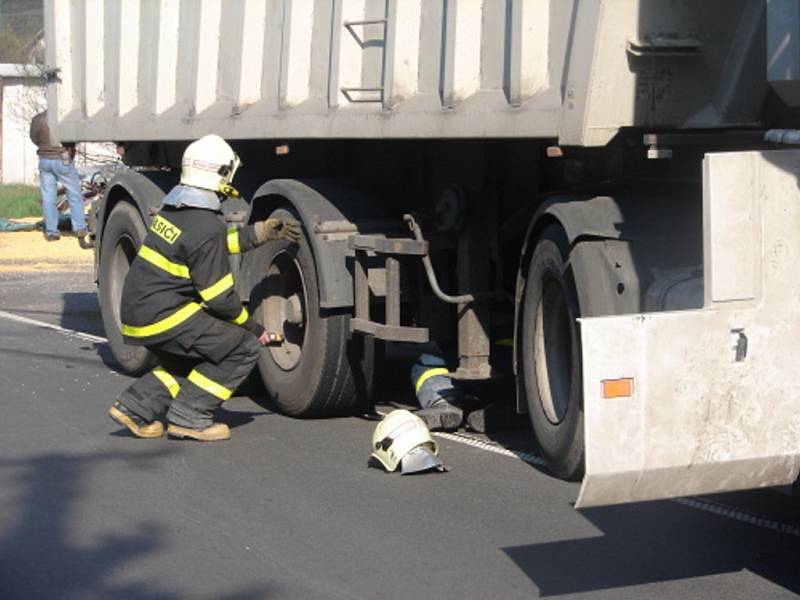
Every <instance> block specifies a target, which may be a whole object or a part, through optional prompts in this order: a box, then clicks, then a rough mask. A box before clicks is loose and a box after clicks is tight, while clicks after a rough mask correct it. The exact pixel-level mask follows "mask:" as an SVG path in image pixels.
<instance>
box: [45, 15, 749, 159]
mask: <svg viewBox="0 0 800 600" xmlns="http://www.w3.org/2000/svg"><path fill="white" fill-rule="evenodd" d="M722 4H723V3H722V2H705V3H702V5H699V4H698V3H696V2H692V1H691V0H676V1H673V2H669V3H664V2H659V1H655V0H615V1H614V2H609V1H606V0H584V1H581V2H575V1H574V0H506V1H503V0H224V1H223V0H73V1H70V2H65V1H57V0H48V1H47V2H46V11H45V15H46V35H47V51H48V63H49V65H50V66H51V67H52V68H54V69H58V77H59V79H60V83H55V84H54V85H52V86H50V97H49V102H50V106H51V107H54V108H55V109H56V110H55V112H56V113H57V120H58V126H59V133H60V135H61V137H62V138H63V139H65V140H78V139H82V140H89V139H97V140H108V139H126V140H166V139H191V138H195V137H197V136H199V135H202V134H205V133H208V132H216V133H220V134H223V135H225V136H226V137H228V138H229V139H258V138H465V137H469V138H512V137H516V138H520V137H524V138H547V137H560V138H561V142H562V143H564V144H580V145H603V144H605V143H607V142H608V140H610V139H611V137H613V136H614V135H615V134H616V132H617V130H618V129H619V128H620V127H623V126H627V125H645V126H648V127H656V126H661V127H664V126H669V127H723V126H727V125H730V124H736V122H740V123H741V122H748V121H752V120H754V114H757V110H758V107H757V106H755V105H754V104H755V102H750V103H749V104H748V102H749V100H750V99H754V100H755V99H758V98H759V97H760V94H759V93H758V90H754V86H756V85H757V84H756V83H754V82H755V81H760V82H761V87H762V88H763V80H764V77H763V68H762V69H761V70H759V71H758V72H755V73H751V72H750V71H751V70H749V69H748V68H746V67H747V61H748V60H752V57H753V52H752V49H753V48H754V47H761V46H763V39H762V40H759V39H757V38H758V35H759V33H758V32H760V31H762V30H763V21H762V19H763V13H764V10H763V5H762V4H761V3H760V2H752V1H750V0H728V1H727V2H725V3H724V5H725V10H724V11H722V10H720V9H721V6H722ZM697 32H701V34H700V35H698V34H697ZM760 64H761V65H763V61H762V62H761V63H760ZM754 75H755V76H757V77H755V78H754V77H753V76H754ZM748 86H749V87H748ZM745 90H747V93H742V92H743V91H745ZM562 98H563V99H564V100H565V101H564V102H562Z"/></svg>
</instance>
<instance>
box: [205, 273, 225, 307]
mask: <svg viewBox="0 0 800 600" xmlns="http://www.w3.org/2000/svg"><path fill="white" fill-rule="evenodd" d="M232 287H233V274H231V273H228V274H227V275H225V277H223V278H222V279H220V280H219V281H218V282H217V283H215V284H214V285H212V286H210V287H207V288H206V289H204V290H200V297H201V298H202V299H203V300H205V301H206V302H208V301H210V300H213V299H214V298H216V297H217V296H219V295H220V294H221V293H223V292H226V291H228V290H229V289H231V288H232Z"/></svg>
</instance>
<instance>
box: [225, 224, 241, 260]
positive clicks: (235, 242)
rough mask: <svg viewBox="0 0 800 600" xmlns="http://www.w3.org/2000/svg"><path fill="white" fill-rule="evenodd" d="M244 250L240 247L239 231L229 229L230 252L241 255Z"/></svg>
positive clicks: (233, 228) (232, 228)
mask: <svg viewBox="0 0 800 600" xmlns="http://www.w3.org/2000/svg"><path fill="white" fill-rule="evenodd" d="M241 251H242V249H241V248H240V247H239V230H238V229H236V227H231V228H230V229H228V252H230V253H231V254H239V253H240V252H241Z"/></svg>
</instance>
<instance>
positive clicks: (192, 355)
mask: <svg viewBox="0 0 800 600" xmlns="http://www.w3.org/2000/svg"><path fill="white" fill-rule="evenodd" d="M201 314H202V317H200V318H198V319H197V320H196V321H195V322H194V323H193V325H192V327H190V328H189V329H188V330H187V331H184V332H181V333H179V334H178V335H176V336H175V337H174V338H171V339H169V340H167V341H164V342H160V343H158V344H153V345H149V346H147V348H148V349H149V350H150V351H151V352H152V353H153V354H155V355H156V357H157V358H158V359H159V362H160V363H161V364H160V365H159V366H158V367H156V368H155V369H153V370H152V371H150V372H149V373H147V374H146V375H143V376H142V377H140V378H139V379H137V380H136V381H135V382H134V383H133V385H131V386H130V387H129V388H128V389H126V390H125V391H124V392H122V394H121V395H120V398H119V401H120V402H121V403H122V404H123V405H124V406H125V407H126V408H128V409H130V410H131V411H133V412H134V413H136V414H137V415H139V416H140V417H142V418H143V419H145V420H147V421H154V420H156V419H158V418H161V417H162V416H163V415H164V414H166V417H167V420H168V421H169V422H170V423H174V424H175V425H180V426H182V427H190V428H192V429H205V428H207V427H210V426H211V424H212V423H213V422H214V419H213V413H214V410H215V409H216V408H217V407H218V406H219V405H220V404H221V403H222V402H224V401H225V400H227V399H228V398H230V397H231V396H232V395H233V392H234V391H235V390H236V388H237V387H238V386H239V384H240V383H242V381H244V379H245V378H246V377H247V376H248V374H249V373H250V371H252V369H253V366H254V365H255V363H256V361H257V360H258V355H259V352H260V350H261V345H260V344H259V343H258V339H257V338H256V337H255V336H254V335H253V334H252V333H250V332H248V331H247V330H245V329H242V328H241V327H239V326H237V325H233V324H232V323H228V322H226V321H221V320H219V319H216V318H214V317H212V316H211V315H209V314H208V313H206V312H203V313H201Z"/></svg>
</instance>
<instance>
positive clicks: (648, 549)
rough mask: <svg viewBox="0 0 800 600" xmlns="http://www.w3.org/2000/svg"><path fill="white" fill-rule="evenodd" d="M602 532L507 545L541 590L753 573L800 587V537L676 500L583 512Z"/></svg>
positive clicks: (507, 550) (793, 589) (795, 589)
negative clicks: (726, 522) (730, 519)
mask: <svg viewBox="0 0 800 600" xmlns="http://www.w3.org/2000/svg"><path fill="white" fill-rule="evenodd" d="M581 514H583V515H584V516H585V517H586V518H587V519H588V520H589V521H591V522H592V523H593V524H594V525H595V526H597V527H598V528H599V529H601V530H602V531H603V535H600V536H599V537H592V538H585V539H578V540H567V541H560V542H548V543H543V544H531V545H526V546H515V547H509V548H504V549H503V551H504V552H505V553H506V554H507V555H508V556H509V557H510V558H511V559H512V560H513V561H514V562H515V563H516V564H517V566H518V567H519V568H520V569H521V570H522V571H523V572H525V574H526V575H527V576H528V577H529V578H530V579H531V580H532V581H533V582H534V583H535V584H536V586H537V587H538V588H539V590H540V591H541V595H542V596H560V595H563V594H576V593H581V592H593V591H598V590H608V589H617V588H624V587H628V586H633V585H641V584H648V583H657V582H666V581H674V580H680V579H689V578H695V577H704V576H709V575H716V574H721V573H734V572H738V571H750V572H752V573H755V574H757V575H759V576H761V577H763V578H764V579H766V580H768V581H771V582H773V583H775V584H777V585H779V586H781V587H784V588H785V589H787V590H789V591H791V592H795V593H797V592H800V569H799V568H798V566H799V565H800V542H798V540H797V539H796V538H787V537H783V538H781V537H779V536H778V535H777V534H773V533H770V532H765V531H764V530H760V529H758V528H755V527H751V526H748V525H744V524H740V523H734V522H731V523H730V524H729V525H727V526H725V527H720V523H719V521H718V520H717V519H722V518H723V517H718V518H715V517H711V516H709V515H708V514H706V513H701V512H699V511H695V510H694V509H691V508H686V507H683V506H679V505H676V504H673V503H665V502H652V503H646V504H637V505H630V506H614V507H604V508H594V509H588V510H584V511H581Z"/></svg>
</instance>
